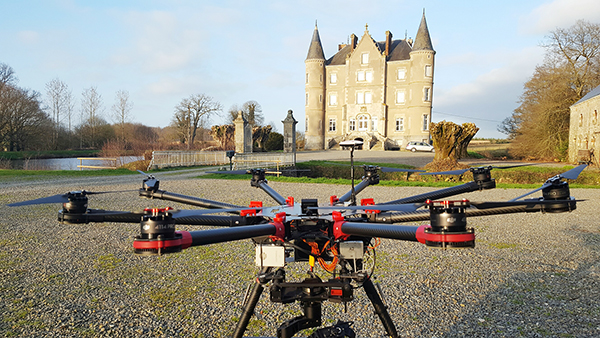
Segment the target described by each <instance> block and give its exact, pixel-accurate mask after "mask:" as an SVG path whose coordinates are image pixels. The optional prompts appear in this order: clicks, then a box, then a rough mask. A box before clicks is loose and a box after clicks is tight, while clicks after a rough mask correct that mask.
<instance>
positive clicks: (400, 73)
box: [396, 68, 406, 80]
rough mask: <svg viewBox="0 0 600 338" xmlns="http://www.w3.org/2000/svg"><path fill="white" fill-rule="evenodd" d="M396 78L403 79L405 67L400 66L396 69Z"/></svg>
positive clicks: (404, 77)
mask: <svg viewBox="0 0 600 338" xmlns="http://www.w3.org/2000/svg"><path fill="white" fill-rule="evenodd" d="M397 74H398V75H397V77H396V78H397V79H398V80H405V79H406V69H405V68H400V69H398V73H397Z"/></svg>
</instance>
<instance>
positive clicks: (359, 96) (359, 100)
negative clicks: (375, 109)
mask: <svg viewBox="0 0 600 338" xmlns="http://www.w3.org/2000/svg"><path fill="white" fill-rule="evenodd" d="M372 102H373V94H372V93H371V92H362V91H361V92H356V104H368V103H372Z"/></svg>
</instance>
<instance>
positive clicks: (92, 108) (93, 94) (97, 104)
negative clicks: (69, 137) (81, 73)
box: [80, 87, 103, 147]
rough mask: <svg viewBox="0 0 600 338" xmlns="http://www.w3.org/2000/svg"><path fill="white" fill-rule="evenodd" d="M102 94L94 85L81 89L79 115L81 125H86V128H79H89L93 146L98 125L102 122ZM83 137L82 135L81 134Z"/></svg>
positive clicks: (93, 145)
mask: <svg viewBox="0 0 600 338" xmlns="http://www.w3.org/2000/svg"><path fill="white" fill-rule="evenodd" d="M102 109H103V108H102V96H101V95H100V94H99V93H98V90H97V89H96V87H90V88H88V89H86V90H84V91H83V94H82V101H81V117H82V125H86V126H87V127H88V128H85V129H84V128H80V129H81V130H89V132H90V135H89V139H90V142H89V143H90V145H91V146H92V147H95V146H96V144H95V140H96V133H97V129H98V126H100V125H101V124H102V122H103V120H102V117H101V115H102ZM81 136H82V138H83V135H81Z"/></svg>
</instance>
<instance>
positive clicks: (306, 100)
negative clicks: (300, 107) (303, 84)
mask: <svg viewBox="0 0 600 338" xmlns="http://www.w3.org/2000/svg"><path fill="white" fill-rule="evenodd" d="M304 105H305V106H308V93H306V95H305V98H304Z"/></svg>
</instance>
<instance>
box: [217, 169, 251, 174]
mask: <svg viewBox="0 0 600 338" xmlns="http://www.w3.org/2000/svg"><path fill="white" fill-rule="evenodd" d="M207 173H208V174H229V175H245V174H249V172H248V170H247V169H240V170H222V171H207Z"/></svg>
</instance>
